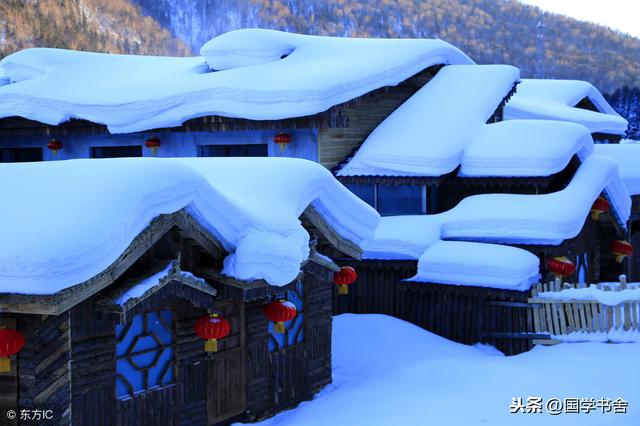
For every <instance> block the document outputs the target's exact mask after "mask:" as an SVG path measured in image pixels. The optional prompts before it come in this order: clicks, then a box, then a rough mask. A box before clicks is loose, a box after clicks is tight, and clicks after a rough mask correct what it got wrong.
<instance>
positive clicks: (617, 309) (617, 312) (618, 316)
mask: <svg viewBox="0 0 640 426" xmlns="http://www.w3.org/2000/svg"><path fill="white" fill-rule="evenodd" d="M613 311H614V321H615V322H614V325H613V327H614V330H619V329H620V328H622V306H621V305H619V304H618V305H615V306H614V307H613Z"/></svg>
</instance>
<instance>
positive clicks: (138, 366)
mask: <svg viewBox="0 0 640 426" xmlns="http://www.w3.org/2000/svg"><path fill="white" fill-rule="evenodd" d="M173 330H174V326H173V314H172V313H171V312H169V311H162V312H150V313H146V314H141V315H136V316H135V317H134V318H133V319H132V320H131V321H129V322H128V323H126V324H123V325H118V326H116V395H117V397H118V398H119V399H126V398H130V397H133V396H134V395H138V394H141V393H144V392H146V391H149V390H152V389H157V388H160V387H163V386H166V385H169V384H171V383H173V382H174V381H175V356H174V354H175V337H174V332H173Z"/></svg>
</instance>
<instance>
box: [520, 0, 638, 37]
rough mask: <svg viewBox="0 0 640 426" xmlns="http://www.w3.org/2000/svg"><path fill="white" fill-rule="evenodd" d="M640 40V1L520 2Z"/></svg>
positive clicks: (555, 0)
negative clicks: (593, 23) (608, 28)
mask: <svg viewBox="0 0 640 426" xmlns="http://www.w3.org/2000/svg"><path fill="white" fill-rule="evenodd" d="M520 1H521V2H522V3H526V4H532V5H535V6H539V7H540V8H542V9H544V10H548V11H550V12H554V13H560V14H562V15H567V16H571V17H572V18H576V19H579V20H581V21H590V22H595V23H596V24H600V25H605V26H608V27H611V28H613V29H616V30H618V31H621V32H623V33H628V34H631V35H633V36H635V37H638V38H640V0H520Z"/></svg>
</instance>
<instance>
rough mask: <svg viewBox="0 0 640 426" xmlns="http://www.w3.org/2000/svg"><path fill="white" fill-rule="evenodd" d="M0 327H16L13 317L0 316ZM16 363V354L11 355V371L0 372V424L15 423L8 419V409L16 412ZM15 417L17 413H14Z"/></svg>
mask: <svg viewBox="0 0 640 426" xmlns="http://www.w3.org/2000/svg"><path fill="white" fill-rule="evenodd" d="M0 327H6V328H13V329H15V328H16V320H14V319H13V318H0ZM17 407H18V365H17V356H12V357H11V372H10V373H4V374H0V426H4V425H17V424H18V420H17V419H10V417H12V415H11V414H9V411H10V410H13V412H14V413H15V412H18V411H19V410H18V408H17ZM16 417H17V415H16Z"/></svg>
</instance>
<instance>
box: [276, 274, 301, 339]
mask: <svg viewBox="0 0 640 426" xmlns="http://www.w3.org/2000/svg"><path fill="white" fill-rule="evenodd" d="M283 299H286V300H288V301H289V302H291V303H293V304H294V305H295V306H296V310H297V312H298V314H297V315H296V317H295V318H294V319H292V320H291V321H289V322H286V323H285V329H284V333H275V332H274V331H273V322H271V321H269V352H273V351H276V350H278V349H283V348H286V347H288V346H293V345H296V344H298V343H302V342H303V341H304V284H303V283H302V282H301V281H298V283H297V284H296V286H295V287H294V289H293V290H288V291H286V292H285V295H284V297H283Z"/></svg>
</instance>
